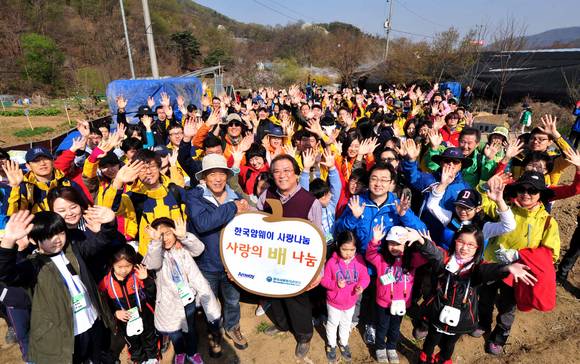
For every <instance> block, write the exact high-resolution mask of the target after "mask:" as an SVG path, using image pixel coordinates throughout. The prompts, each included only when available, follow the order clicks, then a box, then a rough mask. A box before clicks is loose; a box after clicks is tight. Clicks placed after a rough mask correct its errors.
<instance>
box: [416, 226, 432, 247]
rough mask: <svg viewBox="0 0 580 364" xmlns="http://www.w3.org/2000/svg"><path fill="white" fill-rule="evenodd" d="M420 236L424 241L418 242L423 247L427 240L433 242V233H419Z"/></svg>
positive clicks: (423, 231) (424, 231) (425, 231)
mask: <svg viewBox="0 0 580 364" xmlns="http://www.w3.org/2000/svg"><path fill="white" fill-rule="evenodd" d="M419 235H421V237H422V238H423V240H422V241H421V240H418V241H419V243H420V244H421V245H423V244H425V241H426V240H429V241H433V239H431V232H430V231H429V230H422V231H419Z"/></svg>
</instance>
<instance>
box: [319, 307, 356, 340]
mask: <svg viewBox="0 0 580 364" xmlns="http://www.w3.org/2000/svg"><path fill="white" fill-rule="evenodd" d="M354 308H355V306H352V307H351V308H349V309H348V310H339V309H338V308H334V307H332V306H331V305H329V304H327V305H326V310H327V311H328V319H327V320H326V340H327V341H328V346H330V347H333V348H334V347H336V329H337V328H338V333H339V337H340V345H342V346H346V345H348V337H349V335H350V324H351V322H352V313H353V312H354Z"/></svg>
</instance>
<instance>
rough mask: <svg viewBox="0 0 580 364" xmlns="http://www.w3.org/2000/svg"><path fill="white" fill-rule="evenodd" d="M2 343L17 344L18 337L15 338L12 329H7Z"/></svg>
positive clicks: (14, 332)
mask: <svg viewBox="0 0 580 364" xmlns="http://www.w3.org/2000/svg"><path fill="white" fill-rule="evenodd" d="M4 341H5V342H6V344H16V343H17V342H18V337H16V331H14V329H13V328H12V327H8V330H6V336H4Z"/></svg>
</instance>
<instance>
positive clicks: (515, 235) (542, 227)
mask: <svg viewBox="0 0 580 364" xmlns="http://www.w3.org/2000/svg"><path fill="white" fill-rule="evenodd" d="M482 199H483V210H484V211H485V213H486V214H487V215H489V216H492V217H494V218H497V216H498V214H497V206H496V205H495V203H494V202H493V201H491V200H489V198H487V195H486V194H482ZM511 209H512V212H513V213H514V217H515V219H516V228H515V230H513V231H511V232H509V233H506V234H503V235H500V236H498V237H496V238H492V239H491V240H490V242H489V244H488V246H487V248H486V249H485V252H484V257H485V259H486V260H489V261H494V262H495V261H497V260H496V258H495V251H496V250H497V249H499V247H500V246H501V247H503V248H504V249H517V250H520V249H525V248H532V249H533V248H538V247H540V246H545V247H547V248H550V249H551V250H552V259H553V260H554V262H555V261H556V260H558V257H559V255H560V232H559V231H558V222H557V221H556V219H554V218H552V217H551V216H550V214H549V213H548V212H547V211H546V209H545V208H544V205H543V204H542V203H540V204H539V205H538V206H536V207H535V208H533V209H532V210H528V209H526V208H523V207H519V206H516V205H513V206H512V207H511ZM548 218H549V221H548Z"/></svg>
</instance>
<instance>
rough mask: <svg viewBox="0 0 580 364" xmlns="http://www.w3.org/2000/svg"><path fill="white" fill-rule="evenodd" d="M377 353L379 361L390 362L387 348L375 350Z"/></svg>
mask: <svg viewBox="0 0 580 364" xmlns="http://www.w3.org/2000/svg"><path fill="white" fill-rule="evenodd" d="M375 354H376V356H377V361H378V362H379V363H388V362H389V357H388V356H387V349H379V350H377V351H375Z"/></svg>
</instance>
